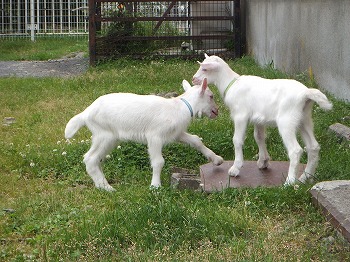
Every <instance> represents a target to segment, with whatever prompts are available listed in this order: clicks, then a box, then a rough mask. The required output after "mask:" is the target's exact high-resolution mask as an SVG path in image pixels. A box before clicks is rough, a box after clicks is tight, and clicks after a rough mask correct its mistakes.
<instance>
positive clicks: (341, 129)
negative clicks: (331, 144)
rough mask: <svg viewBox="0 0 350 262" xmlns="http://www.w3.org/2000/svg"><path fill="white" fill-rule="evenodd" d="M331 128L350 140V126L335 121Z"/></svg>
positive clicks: (338, 134)
mask: <svg viewBox="0 0 350 262" xmlns="http://www.w3.org/2000/svg"><path fill="white" fill-rule="evenodd" d="M329 130H330V131H332V132H334V133H335V134H336V135H337V136H339V137H340V138H345V139H346V140H348V141H350V128H349V127H347V126H345V125H342V124H340V123H335V124H333V125H331V126H330V127H329Z"/></svg>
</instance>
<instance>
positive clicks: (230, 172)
mask: <svg viewBox="0 0 350 262" xmlns="http://www.w3.org/2000/svg"><path fill="white" fill-rule="evenodd" d="M228 175H229V176H238V175H239V169H238V168H237V167H235V166H232V167H231V168H230V169H229V170H228Z"/></svg>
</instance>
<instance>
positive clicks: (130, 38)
mask: <svg viewBox="0 0 350 262" xmlns="http://www.w3.org/2000/svg"><path fill="white" fill-rule="evenodd" d="M97 39H98V41H101V40H102V39H104V40H105V39H108V41H114V42H120V41H149V40H203V39H232V35H212V34H201V35H190V36H189V35H183V36H118V37H99V38H97Z"/></svg>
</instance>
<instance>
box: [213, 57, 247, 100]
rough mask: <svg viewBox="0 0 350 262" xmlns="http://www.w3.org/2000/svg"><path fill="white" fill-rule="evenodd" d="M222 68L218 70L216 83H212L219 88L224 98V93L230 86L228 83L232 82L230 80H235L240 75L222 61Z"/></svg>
mask: <svg viewBox="0 0 350 262" xmlns="http://www.w3.org/2000/svg"><path fill="white" fill-rule="evenodd" d="M222 67H223V70H222V71H219V72H218V77H217V79H216V81H215V82H216V83H213V84H214V85H215V86H216V87H217V88H218V90H219V92H220V95H221V97H223V98H225V94H226V93H227V91H228V89H229V88H231V87H229V85H230V84H231V85H232V84H233V83H232V81H235V80H237V79H238V78H239V77H240V75H239V74H237V73H236V72H234V71H233V70H232V69H231V68H230V67H229V65H228V64H227V63H226V62H224V61H223V63H222Z"/></svg>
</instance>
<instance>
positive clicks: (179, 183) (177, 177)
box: [171, 172, 202, 190]
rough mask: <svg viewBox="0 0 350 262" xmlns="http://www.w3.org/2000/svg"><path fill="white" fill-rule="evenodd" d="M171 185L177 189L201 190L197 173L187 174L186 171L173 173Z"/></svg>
mask: <svg viewBox="0 0 350 262" xmlns="http://www.w3.org/2000/svg"><path fill="white" fill-rule="evenodd" d="M171 185H172V186H173V187H174V188H177V189H191V190H202V188H201V179H200V177H199V175H197V174H188V173H187V172H181V173H179V172H178V173H173V174H172V176H171Z"/></svg>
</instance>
